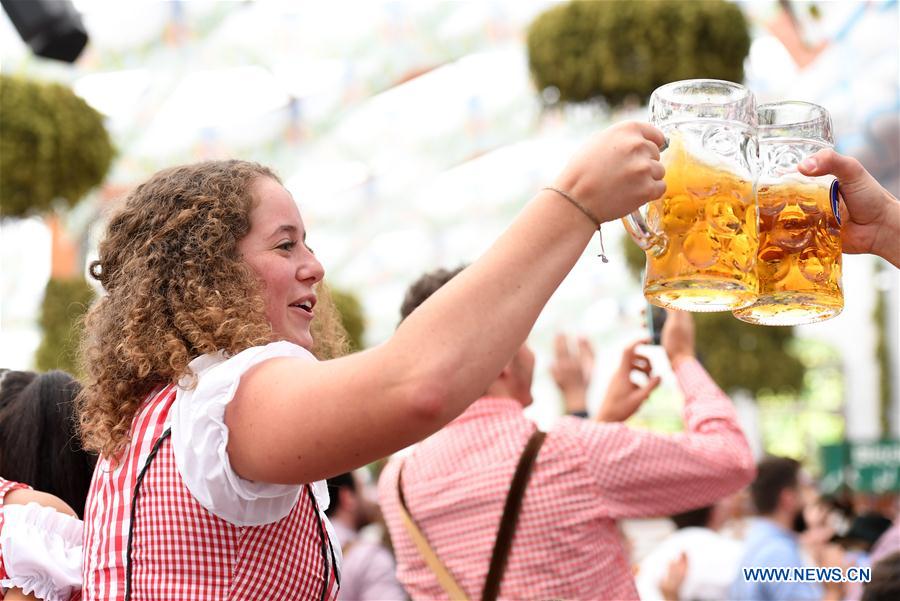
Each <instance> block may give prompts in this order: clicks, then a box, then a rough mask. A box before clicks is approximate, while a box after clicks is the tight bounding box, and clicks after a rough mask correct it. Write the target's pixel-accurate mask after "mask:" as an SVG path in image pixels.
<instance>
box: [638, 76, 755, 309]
mask: <svg viewBox="0 0 900 601" xmlns="http://www.w3.org/2000/svg"><path fill="white" fill-rule="evenodd" d="M649 110H650V122H651V123H652V124H653V125H655V126H656V127H658V128H659V129H660V130H661V131H662V132H663V134H665V136H666V140H667V144H666V145H665V146H664V147H663V148H662V149H661V150H660V161H661V162H662V164H663V165H664V166H665V168H666V175H665V182H666V192H665V193H664V194H663V196H662V197H661V198H657V199H656V200H653V201H651V202H649V203H647V204H645V205H643V206H642V207H640V208H638V210H636V211H633V212H632V213H630V214H628V215H626V216H625V218H624V219H623V221H624V223H625V227H626V229H627V230H628V233H629V234H631V237H632V238H634V241H635V242H637V244H638V246H640V247H641V248H642V249H643V250H644V251H645V252H646V254H647V267H646V270H645V271H644V296H645V297H646V298H647V300H648V301H650V302H651V303H653V304H655V305H659V306H661V307H670V308H673V309H680V310H682V311H731V310H734V309H740V308H742V307H746V306H747V305H749V304H751V303H752V302H753V301H754V300H756V295H757V293H758V292H759V289H758V285H757V279H756V251H757V248H758V245H757V241H758V234H757V223H756V197H755V195H754V193H753V192H754V186H753V182H754V178H755V177H756V174H755V165H756V157H757V153H756V149H757V136H756V127H757V114H756V99H755V98H754V96H753V93H752V92H751V91H750V90H748V89H747V88H745V87H744V86H742V85H740V84H736V83H734V82H730V81H721V80H717V79H689V80H685V81H674V82H672V83H668V84H665V85H663V86H660V87H659V88H657V89H656V90H654V91H653V94H651V96H650V106H649Z"/></svg>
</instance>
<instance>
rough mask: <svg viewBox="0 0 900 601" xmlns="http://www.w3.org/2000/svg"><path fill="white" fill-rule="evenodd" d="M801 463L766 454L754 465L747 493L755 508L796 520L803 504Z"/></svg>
mask: <svg viewBox="0 0 900 601" xmlns="http://www.w3.org/2000/svg"><path fill="white" fill-rule="evenodd" d="M802 480H803V473H802V471H801V469H800V463H799V462H798V461H797V460H795V459H791V458H789V457H766V458H765V459H763V460H762V461H760V462H759V464H758V465H757V472H756V480H754V481H753V483H752V484H751V485H750V495H751V496H752V497H753V504H754V505H755V506H756V510H757V512H759V514H760V515H762V516H766V517H775V518H785V519H789V520H790V521H791V522H793V521H795V520H796V519H797V517H798V516H799V515H800V514H801V512H802V511H803V507H804V505H805V498H804V497H805V491H804V482H802Z"/></svg>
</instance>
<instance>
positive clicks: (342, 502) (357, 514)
mask: <svg viewBox="0 0 900 601" xmlns="http://www.w3.org/2000/svg"><path fill="white" fill-rule="evenodd" d="M328 494H329V496H330V497H331V502H330V503H329V504H328V509H326V510H325V515H327V516H328V517H329V518H332V519H333V520H336V521H339V522H342V523H343V524H344V525H345V526H347V527H348V528H351V529H353V530H359V529H360V528H362V527H363V526H365V525H366V524H367V523H368V515H367V512H366V509H365V503H364V502H363V500H362V499H361V497H360V495H359V493H358V492H357V485H356V478H355V476H354V475H353V472H346V473H344V474H340V475H339V476H335V477H333V478H329V479H328Z"/></svg>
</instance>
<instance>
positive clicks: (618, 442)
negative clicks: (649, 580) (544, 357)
mask: <svg viewBox="0 0 900 601" xmlns="http://www.w3.org/2000/svg"><path fill="white" fill-rule="evenodd" d="M676 375H677V376H678V380H679V383H680V385H681V388H682V389H683V390H684V391H685V395H686V400H685V416H684V417H685V430H686V432H685V433H684V434H678V435H662V434H656V433H653V432H647V431H640V430H635V429H632V428H628V427H627V426H625V425H623V424H598V423H595V422H591V421H588V420H584V419H579V418H574V417H565V418H563V419H562V420H560V422H559V423H558V424H557V426H556V427H555V428H553V430H551V431H550V432H549V433H548V434H547V438H546V439H545V441H544V444H543V446H542V447H541V450H540V454H539V455H538V457H537V461H536V462H535V466H534V471H533V472H532V474H531V479H530V481H529V484H528V488H527V489H526V491H525V496H524V498H523V501H522V509H521V513H520V515H519V522H518V527H517V529H516V533H515V536H514V538H513V541H512V548H511V550H510V554H509V559H508V564H507V568H506V573H505V575H504V579H503V583H502V586H501V588H500V596H501V597H502V598H504V599H560V598H562V599H617V600H619V599H637V598H638V594H637V589H636V588H635V584H634V579H633V578H632V571H631V565H630V561H629V557H628V552H627V551H626V549H625V546H624V543H623V540H622V536H621V535H620V533H619V530H618V527H617V525H616V520H618V519H620V518H637V517H650V516H664V515H672V514H675V513H679V512H681V511H685V510H687V509H692V508H696V507H701V506H703V505H709V504H711V503H712V502H714V501H715V500H717V499H720V498H722V497H724V496H726V495H728V494H730V493H732V492H734V491H736V490H738V489H740V488H741V487H742V486H744V485H746V484H747V483H748V482H749V481H750V480H751V479H752V478H753V474H754V462H753V456H752V454H751V452H750V449H749V447H748V445H747V441H746V439H745V438H744V435H743V433H742V432H741V429H740V427H739V426H738V423H737V419H736V415H735V412H734V408H733V407H732V405H731V401H730V400H729V399H728V398H727V397H726V396H725V395H724V394H723V393H722V391H721V390H719V388H718V387H717V386H716V385H715V383H714V382H713V381H712V380H711V379H710V378H709V376H708V375H707V373H706V372H705V370H704V369H703V368H702V367H701V366H700V364H699V363H697V362H696V361H686V362H684V363H682V364H680V365H679V367H678V369H677V370H676ZM533 432H534V424H533V423H531V422H530V421H529V420H528V419H527V418H526V417H525V416H524V414H523V413H522V407H521V405H519V404H518V402H516V401H515V400H512V399H495V398H485V399H480V400H478V401H476V402H475V403H474V404H473V405H472V406H471V407H470V408H469V409H468V410H466V412H465V413H463V414H462V415H461V416H460V417H458V418H457V419H456V420H454V421H453V422H451V423H450V424H449V425H448V426H446V427H445V428H444V429H443V430H441V431H440V432H438V433H436V434H434V435H433V436H431V437H429V438H427V439H425V440H424V441H422V442H421V443H419V444H418V445H417V446H416V447H415V448H414V449H413V451H412V453H411V454H410V455H409V456H407V457H406V458H404V459H403V460H402V464H403V491H404V495H405V498H406V502H407V507H408V508H409V512H410V514H411V515H412V517H413V519H414V520H415V521H416V523H417V524H418V525H419V528H420V529H421V530H422V532H423V533H424V534H425V536H426V538H427V539H428V541H429V543H430V544H431V546H432V548H433V549H434V550H435V551H436V553H437V555H438V556H439V557H440V558H441V560H442V561H443V562H444V565H446V566H447V568H448V569H449V570H450V572H451V573H452V574H453V576H454V578H455V579H456V580H457V582H459V584H460V585H461V586H462V587H463V589H464V590H465V591H466V592H467V593H468V595H469V598H471V599H477V598H480V597H481V591H482V587H483V585H484V580H485V577H486V576H487V571H488V564H489V562H490V557H491V552H492V550H493V545H494V541H495V538H496V535H497V528H498V526H499V523H500V516H501V514H502V512H503V504H504V502H505V500H506V495H507V492H508V491H509V484H510V482H511V481H512V475H513V472H514V471H515V467H516V464H517V463H518V460H519V456H520V455H521V453H522V450H523V449H524V448H525V443H526V442H527V440H528V438H529V437H530V436H531V434H532V433H533ZM400 464H401V461H396V460H394V461H391V462H390V463H389V464H388V466H387V467H386V468H385V469H384V472H382V475H381V479H380V480H379V484H378V492H379V500H380V501H381V508H382V512H383V513H384V516H385V520H386V522H387V525H388V529H389V530H390V534H391V539H392V540H393V543H394V552H395V554H396V557H397V578H398V579H399V580H400V582H401V583H402V584H403V585H404V586H405V587H406V590H407V591H408V592H409V593H410V595H412V597H413V599H429V600H431V599H446V598H447V595H446V594H445V593H444V591H443V589H442V588H441V587H440V586H439V585H438V583H437V580H436V579H435V577H434V575H433V574H432V572H431V571H430V570H429V568H428V567H427V565H426V564H425V562H424V560H423V559H422V557H421V556H420V555H419V552H418V550H417V549H416V547H415V545H414V544H413V542H412V541H411V539H410V537H409V536H408V534H407V531H406V529H405V528H404V526H403V523H402V521H401V519H400V513H399V501H398V495H397V474H398V468H399V465H400Z"/></svg>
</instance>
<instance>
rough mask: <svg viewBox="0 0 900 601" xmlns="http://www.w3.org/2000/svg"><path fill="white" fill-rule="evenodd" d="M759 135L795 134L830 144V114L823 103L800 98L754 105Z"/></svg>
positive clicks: (793, 135) (831, 136) (832, 135)
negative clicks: (755, 106)
mask: <svg viewBox="0 0 900 601" xmlns="http://www.w3.org/2000/svg"><path fill="white" fill-rule="evenodd" d="M756 112H757V117H758V122H759V125H758V133H759V136H760V138H761V139H764V138H779V137H797V138H805V139H809V140H814V141H819V142H822V143H825V144H828V145H832V146H833V145H834V132H833V126H832V123H831V114H830V113H829V112H828V109H826V108H825V107H823V106H821V105H818V104H815V103H814V102H806V101H804V100H780V101H778V102H767V103H765V104H761V105H759V107H757V109H756Z"/></svg>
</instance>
